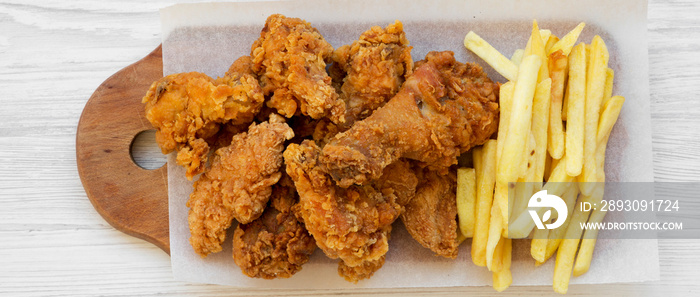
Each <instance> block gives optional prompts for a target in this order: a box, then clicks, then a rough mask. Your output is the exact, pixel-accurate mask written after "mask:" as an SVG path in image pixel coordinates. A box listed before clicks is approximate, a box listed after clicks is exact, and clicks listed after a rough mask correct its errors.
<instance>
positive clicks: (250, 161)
mask: <svg viewBox="0 0 700 297" xmlns="http://www.w3.org/2000/svg"><path fill="white" fill-rule="evenodd" d="M292 137H294V131H292V129H291V128H289V126H288V125H287V124H286V123H285V122H284V119H283V118H282V117H281V116H279V115H276V114H273V115H271V116H270V120H269V122H264V123H261V124H257V125H256V124H252V125H251V126H250V128H249V129H248V133H240V134H237V135H235V136H233V139H232V141H231V144H230V145H229V146H227V147H223V148H221V149H218V150H217V151H216V152H215V155H214V159H213V161H212V164H211V167H209V168H207V170H206V171H205V172H204V174H203V175H202V176H201V177H200V178H199V180H197V181H196V182H195V183H194V191H193V192H192V194H190V199H189V200H188V201H187V207H189V208H190V212H189V217H188V221H189V225H190V233H191V237H190V244H192V247H193V248H194V250H195V251H196V252H197V253H198V254H200V255H202V256H203V257H204V256H206V255H208V254H209V253H215V252H219V251H221V243H222V242H223V241H224V237H225V236H226V229H227V228H228V227H229V226H231V222H232V221H233V219H234V218H235V219H236V220H238V222H240V223H242V224H246V223H249V222H251V221H253V220H254V219H256V218H258V217H259V216H260V215H261V214H262V212H263V210H264V208H265V206H266V205H267V202H268V200H269V198H270V195H271V193H272V185H274V184H275V183H277V181H279V179H280V176H281V172H280V167H281V166H282V151H283V150H284V142H285V140H288V139H291V138H292Z"/></svg>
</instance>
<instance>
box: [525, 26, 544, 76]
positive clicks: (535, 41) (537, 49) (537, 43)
mask: <svg viewBox="0 0 700 297" xmlns="http://www.w3.org/2000/svg"><path fill="white" fill-rule="evenodd" d="M527 55H538V56H539V57H540V59H542V63H541V64H540V69H539V72H538V73H537V82H538V83H539V82H541V81H543V80H545V79H546V78H549V68H548V67H547V54H546V53H545V51H544V42H543V41H542V35H540V28H539V26H538V25H537V20H534V21H532V33H531V35H530V41H529V43H528V45H527V46H526V47H525V56H527Z"/></svg>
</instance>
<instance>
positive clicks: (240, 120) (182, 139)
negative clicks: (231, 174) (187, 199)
mask: <svg viewBox="0 0 700 297" xmlns="http://www.w3.org/2000/svg"><path fill="white" fill-rule="evenodd" d="M246 61H248V62H246ZM249 61H250V58H249V57H242V58H241V59H239V60H237V61H236V62H234V65H235V66H236V67H233V66H234V65H232V67H231V70H230V71H228V72H227V73H226V75H225V76H224V77H222V78H219V79H217V80H214V79H212V78H211V77H209V76H207V75H206V74H203V73H199V72H189V73H178V74H172V75H168V76H166V77H163V78H161V79H159V80H158V81H156V82H154V83H153V84H152V85H151V87H150V89H149V90H148V93H147V94H146V96H145V97H143V100H142V102H143V103H145V105H146V106H145V109H146V118H147V119H148V121H149V122H151V125H153V127H155V128H156V129H157V131H156V142H158V146H159V147H160V149H161V151H162V152H163V153H164V154H168V153H170V152H172V151H175V150H177V151H178V154H177V163H178V164H179V165H182V166H184V167H185V168H186V169H187V178H188V179H190V180H191V179H192V177H193V176H195V175H197V174H199V173H201V172H202V171H203V170H204V165H205V164H206V162H207V155H208V153H209V146H210V143H208V142H207V141H206V140H207V139H210V138H212V136H214V135H215V134H216V133H217V132H218V131H219V128H220V126H221V124H224V123H231V124H233V125H240V124H245V125H247V124H249V123H250V122H252V121H253V117H254V116H255V114H256V113H257V112H258V111H259V110H260V107H261V106H262V103H263V101H264V97H263V95H262V89H261V88H260V85H259V84H258V81H257V79H256V78H255V77H254V76H253V75H252V74H251V73H250V71H249V70H246V68H247V69H250V62H249ZM246 65H247V66H246Z"/></svg>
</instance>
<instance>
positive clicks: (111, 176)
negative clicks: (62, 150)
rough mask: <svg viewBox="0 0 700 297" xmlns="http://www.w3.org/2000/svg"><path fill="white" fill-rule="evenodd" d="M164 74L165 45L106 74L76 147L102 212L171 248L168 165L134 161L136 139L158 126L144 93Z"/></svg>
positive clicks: (127, 228)
mask: <svg viewBox="0 0 700 297" xmlns="http://www.w3.org/2000/svg"><path fill="white" fill-rule="evenodd" d="M162 76H163V55H162V50H161V46H158V47H157V48H156V49H155V50H153V52H151V53H150V54H148V55H147V56H146V57H144V58H143V59H141V60H140V61H138V62H136V63H134V64H131V65H129V66H127V67H126V68H124V69H122V70H120V71H119V72H117V73H115V74H114V75H112V76H111V77H110V78H108V79H107V80H105V81H104V82H103V83H102V84H101V85H100V86H99V87H98V88H97V90H95V92H94V93H93V94H92V96H91V97H90V100H88V102H87V103H86V104H85V108H84V109H83V113H82V115H81V116H80V122H78V132H77V136H76V142H75V148H76V155H77V163H78V173H79V174H80V180H81V181H82V183H83V187H84V188H85V192H86V193H87V196H88V198H89V199H90V202H92V205H93V206H94V207H95V209H96V210H97V212H99V213H100V215H102V217H103V218H104V219H105V220H106V221H107V222H108V223H109V224H111V225H112V226H114V228H116V229H117V230H120V231H122V232H124V233H126V234H129V235H132V236H135V237H138V238H142V239H144V240H147V241H149V242H151V243H153V244H155V245H156V246H158V247H159V248H161V249H162V250H163V251H165V252H166V253H170V238H169V230H168V176H167V174H168V171H167V165H164V166H163V167H161V168H159V169H155V170H147V169H143V168H141V167H139V166H138V165H136V163H134V161H133V159H132V157H131V153H130V149H131V143H132V141H133V139H134V137H136V135H138V134H139V133H141V132H142V131H146V130H149V129H153V128H152V127H151V124H150V123H149V122H148V120H147V119H146V117H145V114H144V107H143V104H142V103H141V98H143V96H144V95H145V94H146V91H148V88H149V87H150V85H151V83H153V82H154V81H156V80H158V79H159V78H161V77H162Z"/></svg>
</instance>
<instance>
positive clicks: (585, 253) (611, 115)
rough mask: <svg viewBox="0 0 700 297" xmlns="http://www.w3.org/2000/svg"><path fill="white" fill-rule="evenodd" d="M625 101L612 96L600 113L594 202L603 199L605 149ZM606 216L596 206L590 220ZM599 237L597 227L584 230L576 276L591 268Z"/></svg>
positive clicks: (619, 97)
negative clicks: (596, 182) (596, 181)
mask: <svg viewBox="0 0 700 297" xmlns="http://www.w3.org/2000/svg"><path fill="white" fill-rule="evenodd" d="M624 101H625V98H623V97H621V96H615V97H612V98H610V100H609V101H608V102H607V103H606V104H605V107H604V108H603V112H601V114H600V122H599V123H598V132H597V133H598V147H597V148H596V166H597V167H598V168H597V173H598V184H597V188H596V191H594V192H593V196H592V197H591V198H590V199H591V200H593V203H599V202H600V200H602V199H603V188H604V185H603V184H602V182H605V149H606V147H607V143H608V138H609V137H610V132H611V131H612V127H613V126H614V125H615V122H616V121H617V118H618V116H619V115H620V111H621V109H622V104H623V103H624ZM604 218H605V212H604V211H602V209H600V208H596V209H594V210H593V212H592V213H591V216H590V218H589V219H588V222H589V223H600V222H602V221H603V219H604ZM597 237H598V230H597V229H587V230H586V231H585V232H584V234H583V239H581V247H580V248H579V252H578V255H577V256H576V263H575V264H574V276H579V275H582V274H584V273H586V272H587V271H588V269H589V268H590V266H591V259H592V257H593V250H594V249H595V244H596V240H597Z"/></svg>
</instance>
